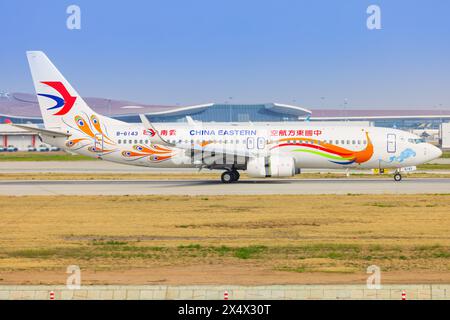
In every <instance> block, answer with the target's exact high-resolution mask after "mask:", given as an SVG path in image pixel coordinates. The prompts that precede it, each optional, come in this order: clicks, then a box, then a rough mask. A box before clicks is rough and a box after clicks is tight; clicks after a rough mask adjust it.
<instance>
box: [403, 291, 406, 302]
mask: <svg viewBox="0 0 450 320" xmlns="http://www.w3.org/2000/svg"><path fill="white" fill-rule="evenodd" d="M402 300H406V292H405V290H403V291H402Z"/></svg>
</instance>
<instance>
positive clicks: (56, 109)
mask: <svg viewBox="0 0 450 320" xmlns="http://www.w3.org/2000/svg"><path fill="white" fill-rule="evenodd" d="M27 58H28V63H29V65H30V69H31V75H32V77H33V82H34V88H35V89H36V94H37V96H38V101H39V107H40V109H41V113H42V118H43V120H44V125H45V127H46V128H47V129H55V130H64V128H65V127H66V125H65V124H67V123H73V122H74V116H76V115H77V114H83V113H84V114H86V115H88V114H89V115H96V113H95V112H94V111H92V109H91V108H89V106H88V105H87V104H86V103H85V102H84V101H83V99H82V98H81V97H80V95H79V94H78V93H77V92H76V91H75V89H74V88H72V86H71V85H70V83H69V82H68V81H67V80H66V79H65V78H64V76H63V75H62V74H61V73H60V72H59V71H58V69H56V67H55V66H54V65H53V63H52V62H51V61H50V60H49V59H48V58H47V56H46V55H45V53H43V52H42V51H28V52H27Z"/></svg>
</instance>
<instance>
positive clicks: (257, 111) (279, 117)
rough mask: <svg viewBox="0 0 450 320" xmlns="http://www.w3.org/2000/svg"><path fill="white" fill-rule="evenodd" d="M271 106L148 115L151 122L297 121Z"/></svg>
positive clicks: (219, 106) (215, 107) (216, 107)
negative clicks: (189, 119)
mask: <svg viewBox="0 0 450 320" xmlns="http://www.w3.org/2000/svg"><path fill="white" fill-rule="evenodd" d="M270 107H271V104H214V105H212V106H210V107H207V108H204V109H201V110H195V109H194V110H186V113H177V114H176V115H171V114H170V113H168V114H166V115H153V116H152V115H150V118H151V120H152V121H153V122H185V121H186V116H190V117H192V119H194V120H198V121H204V122H213V121H214V122H246V121H254V122H258V121H259V122H270V121H297V120H298V117H299V116H298V115H297V116H296V115H292V114H286V113H282V112H275V111H273V110H270Z"/></svg>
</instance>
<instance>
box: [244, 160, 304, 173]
mask: <svg viewBox="0 0 450 320" xmlns="http://www.w3.org/2000/svg"><path fill="white" fill-rule="evenodd" d="M296 173H300V170H296V169H295V160H294V158H292V157H286V156H284V157H282V156H278V155H273V156H268V157H258V158H251V159H249V160H248V162H247V174H248V175H249V176H250V177H253V178H265V177H292V176H293V175H295V174H296Z"/></svg>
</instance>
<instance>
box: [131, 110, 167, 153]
mask: <svg viewBox="0 0 450 320" xmlns="http://www.w3.org/2000/svg"><path fill="white" fill-rule="evenodd" d="M139 118H141V122H142V124H143V125H144V127H145V128H151V129H152V130H153V131H154V132H155V135H154V136H153V137H152V138H151V139H150V141H151V142H152V143H156V144H160V145H165V146H170V147H174V146H175V144H173V143H170V142H168V141H166V140H164V139H163V138H162V137H161V136H160V135H159V132H158V130H156V128H155V127H154V126H153V124H152V123H151V122H150V121H149V120H148V118H147V116H146V115H144V114H139Z"/></svg>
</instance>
